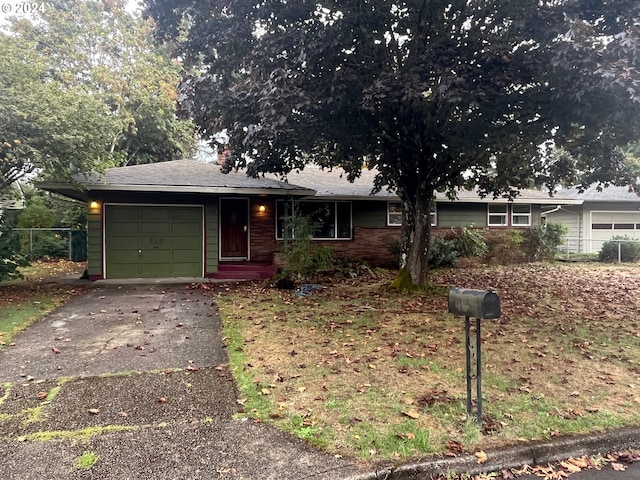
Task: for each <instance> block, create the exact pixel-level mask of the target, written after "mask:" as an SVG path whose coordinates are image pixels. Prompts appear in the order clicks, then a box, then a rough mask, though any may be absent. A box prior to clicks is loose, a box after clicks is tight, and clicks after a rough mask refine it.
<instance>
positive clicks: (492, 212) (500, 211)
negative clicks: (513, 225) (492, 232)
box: [487, 203, 509, 227]
mask: <svg viewBox="0 0 640 480" xmlns="http://www.w3.org/2000/svg"><path fill="white" fill-rule="evenodd" d="M508 221H509V205H507V204H506V203H505V204H502V205H500V204H498V205H491V204H490V205H489V218H488V222H487V225H489V226H490V227H506V226H507V225H509V223H508Z"/></svg>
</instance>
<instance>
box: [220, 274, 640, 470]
mask: <svg viewBox="0 0 640 480" xmlns="http://www.w3.org/2000/svg"><path fill="white" fill-rule="evenodd" d="M392 279H393V272H387V273H384V272H378V276H377V277H376V278H367V279H358V280H353V281H349V282H339V283H333V284H327V285H325V286H326V287H327V288H325V289H320V290H316V291H314V293H313V294H312V295H309V296H297V295H296V294H295V293H294V292H292V291H280V290H277V289H275V288H272V287H271V286H264V285H257V284H253V285H250V286H241V287H238V288H237V289H230V290H228V291H226V292H223V293H221V294H220V297H219V303H220V307H221V312H222V315H223V322H224V324H225V328H226V335H227V337H228V338H227V339H228V342H229V344H230V350H231V351H230V356H231V357H232V368H234V370H235V375H236V378H238V383H239V387H240V390H241V392H242V393H243V395H244V396H245V397H246V404H245V407H246V411H247V412H248V413H250V414H251V415H253V416H255V417H258V418H260V419H262V420H263V421H267V422H271V423H274V424H276V425H278V426H280V427H281V428H283V429H285V430H287V431H291V432H293V433H295V434H297V435H299V436H301V437H303V438H306V439H307V440H309V441H311V442H312V443H314V444H316V445H318V446H320V447H322V448H325V449H327V450H328V451H330V452H334V453H338V454H342V455H349V456H356V457H362V458H373V459H376V458H378V459H394V458H396V459H406V458H415V457H419V456H420V455H422V454H428V453H433V452H440V453H447V454H456V453H459V451H460V450H468V451H472V450H474V449H477V448H490V447H496V446H500V445H506V444H514V443H518V442H520V441H523V440H531V439H538V438H549V437H553V436H559V435H566V434H573V433H578V432H586V431H599V430H605V429H608V428H613V427H618V426H622V425H630V424H637V423H638V422H640V414H639V413H638V412H639V408H638V407H639V406H640V268H639V267H636V266H613V267H612V266H601V265H588V266H587V265H542V264H533V265H524V266H515V267H491V268H467V269H452V270H443V271H438V272H435V273H434V275H433V281H434V283H435V284H437V285H441V286H442V287H444V288H442V289H441V292H440V293H439V294H436V295H425V294H416V293H411V294H403V293H398V292H396V291H393V290H391V289H389V288H388V284H389V283H390V281H391V280H392ZM453 286H457V287H466V288H488V287H492V288H495V289H496V290H498V292H499V295H500V297H501V301H502V317H501V318H500V319H498V320H492V321H485V322H484V325H483V331H482V340H483V358H482V359H483V364H484V371H483V397H484V403H483V407H484V413H485V419H484V423H483V426H482V427H481V428H478V427H477V426H476V425H475V424H474V422H472V421H469V420H468V419H467V416H466V407H465V400H466V390H465V373H464V368H465V351H464V332H463V330H464V327H463V319H462V318H459V317H455V316H453V315H450V314H448V313H447V298H446V291H447V290H448V288H449V287H453Z"/></svg>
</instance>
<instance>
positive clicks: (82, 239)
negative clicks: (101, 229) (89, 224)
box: [13, 228, 87, 262]
mask: <svg viewBox="0 0 640 480" xmlns="http://www.w3.org/2000/svg"><path fill="white" fill-rule="evenodd" d="M13 231H14V232H17V233H18V234H19V235H20V244H21V251H22V253H23V254H25V255H28V256H29V258H32V259H38V258H67V259H69V260H71V261H74V262H84V261H85V260H86V259H87V232H86V230H78V229H73V228H14V229H13Z"/></svg>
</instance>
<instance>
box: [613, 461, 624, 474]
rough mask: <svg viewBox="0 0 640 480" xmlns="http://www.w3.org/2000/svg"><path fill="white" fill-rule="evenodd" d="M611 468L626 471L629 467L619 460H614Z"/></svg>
mask: <svg viewBox="0 0 640 480" xmlns="http://www.w3.org/2000/svg"><path fill="white" fill-rule="evenodd" d="M611 468H613V469H614V470H615V471H616V472H624V471H625V470H626V469H627V467H625V466H624V465H623V464H621V463H618V462H612V463H611Z"/></svg>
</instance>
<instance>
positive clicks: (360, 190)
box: [40, 160, 580, 280]
mask: <svg viewBox="0 0 640 480" xmlns="http://www.w3.org/2000/svg"><path fill="white" fill-rule="evenodd" d="M341 173H342V172H341V171H340V170H339V169H334V170H332V171H327V170H320V169H318V168H315V167H311V166H309V167H307V168H305V169H304V170H303V171H301V172H299V173H291V174H289V175H288V181H286V182H285V181H281V180H278V179H277V178H276V177H274V176H273V177H261V178H249V177H247V176H246V174H245V173H244V172H232V173H229V174H223V173H221V172H220V166H219V165H216V164H211V163H203V162H198V161H195V160H178V161H172V162H163V163H155V164H148V165H136V166H127V167H119V168H111V169H108V170H107V171H106V172H105V173H104V174H102V175H100V176H96V177H92V178H82V179H79V183H80V184H81V185H82V187H83V188H78V186H74V185H70V184H56V183H43V184H40V187H42V188H44V189H46V190H49V191H51V192H56V193H59V194H62V195H65V196H67V197H71V198H75V199H78V200H81V201H84V202H86V203H87V206H88V209H89V220H88V232H87V238H88V266H87V268H88V274H89V278H91V279H94V280H97V279H112V278H140V277H142V278H161V277H213V278H227V279H232V278H262V277H264V276H267V275H271V274H273V272H274V267H273V261H274V256H275V254H276V253H279V252H282V251H283V246H284V238H283V237H284V233H285V232H284V229H285V225H284V217H285V216H286V215H287V212H288V208H289V207H288V205H290V204H291V202H295V204H296V205H297V210H298V212H300V213H301V214H303V215H305V216H308V217H309V218H310V219H311V222H312V227H313V239H314V240H315V241H317V242H321V243H322V244H325V245H330V246H331V247H332V248H333V249H334V251H335V252H336V253H337V254H339V255H342V256H345V257H348V258H352V259H359V260H364V261H368V262H370V263H372V264H380V263H388V262H389V261H392V259H393V256H392V253H391V251H390V246H391V244H392V243H393V242H394V240H396V239H398V238H399V237H400V224H401V220H402V217H401V206H400V203H399V201H398V198H397V196H396V195H395V194H393V193H390V192H388V191H386V190H383V191H381V192H379V193H377V194H375V195H371V188H372V185H373V178H374V176H375V173H374V172H372V171H364V172H363V174H362V176H361V177H360V178H358V179H357V180H356V181H355V182H354V183H350V182H348V181H347V180H346V177H345V176H344V175H342V174H341ZM559 203H561V204H562V205H563V206H576V205H578V204H579V203H580V201H577V200H572V199H568V198H562V199H560V198H559V197H549V196H548V195H547V194H546V193H545V192H539V191H535V190H526V191H523V192H522V193H521V195H520V196H519V197H518V198H516V199H515V200H514V201H512V202H508V201H506V200H505V199H492V198H484V199H481V198H479V197H478V196H477V195H476V194H474V193H472V192H461V194H460V195H459V198H458V199H457V200H456V201H450V200H448V199H446V198H445V197H444V196H442V197H440V196H439V197H438V198H437V203H436V207H435V209H434V211H433V212H432V222H433V224H432V225H433V228H434V230H435V231H438V230H443V229H448V228H450V227H460V226H472V227H477V228H488V229H503V230H504V229H507V228H510V227H513V228H527V227H530V226H531V225H534V224H536V223H539V222H540V221H541V213H542V210H543V207H544V208H546V209H551V208H553V207H555V206H557V205H558V204H559ZM563 208H564V207H563ZM242 269H244V270H242Z"/></svg>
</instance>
